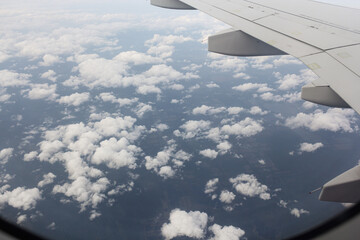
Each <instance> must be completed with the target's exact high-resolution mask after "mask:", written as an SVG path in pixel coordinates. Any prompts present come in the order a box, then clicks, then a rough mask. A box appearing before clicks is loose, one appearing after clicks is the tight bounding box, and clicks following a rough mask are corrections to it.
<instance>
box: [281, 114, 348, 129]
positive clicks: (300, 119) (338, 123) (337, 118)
mask: <svg viewBox="0 0 360 240" xmlns="http://www.w3.org/2000/svg"><path fill="white" fill-rule="evenodd" d="M354 114H355V112H354V111H353V110H352V109H339V108H331V109H328V110H327V111H326V112H323V111H322V110H315V111H314V112H313V113H309V114H306V113H298V114H297V115H296V116H295V117H290V118H287V119H286V120H285V126H287V127H289V128H292V129H294V128H299V127H305V128H308V129H310V130H311V131H318V130H328V131H333V132H337V131H343V132H353V131H354V128H353V125H354V122H355V118H354Z"/></svg>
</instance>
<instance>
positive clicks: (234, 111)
mask: <svg viewBox="0 0 360 240" xmlns="http://www.w3.org/2000/svg"><path fill="white" fill-rule="evenodd" d="M244 110H245V109H244V108H242V107H229V108H228V109H227V111H228V113H229V114H231V115H236V114H239V113H241V112H242V111H244Z"/></svg>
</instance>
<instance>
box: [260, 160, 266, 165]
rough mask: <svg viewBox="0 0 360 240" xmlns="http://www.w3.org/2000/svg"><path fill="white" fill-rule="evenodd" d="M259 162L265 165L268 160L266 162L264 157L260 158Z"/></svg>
mask: <svg viewBox="0 0 360 240" xmlns="http://www.w3.org/2000/svg"><path fill="white" fill-rule="evenodd" d="M258 162H259V163H260V164H261V165H265V164H266V162H265V160H264V159H260V160H259V161H258Z"/></svg>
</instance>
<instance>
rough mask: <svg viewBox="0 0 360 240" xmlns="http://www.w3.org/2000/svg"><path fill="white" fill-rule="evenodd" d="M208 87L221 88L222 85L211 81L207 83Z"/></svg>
mask: <svg viewBox="0 0 360 240" xmlns="http://www.w3.org/2000/svg"><path fill="white" fill-rule="evenodd" d="M206 87H207V88H219V87H220V86H219V85H217V84H216V83H209V84H206Z"/></svg>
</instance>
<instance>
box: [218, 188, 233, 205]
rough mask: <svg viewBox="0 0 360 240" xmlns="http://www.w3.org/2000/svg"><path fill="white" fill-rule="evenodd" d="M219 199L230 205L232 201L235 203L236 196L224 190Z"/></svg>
mask: <svg viewBox="0 0 360 240" xmlns="http://www.w3.org/2000/svg"><path fill="white" fill-rule="evenodd" d="M219 199H220V201H221V202H223V203H227V204H230V203H231V202H232V201H234V199H235V194H234V193H232V192H229V191H228V190H223V191H221V194H220V197H219Z"/></svg>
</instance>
